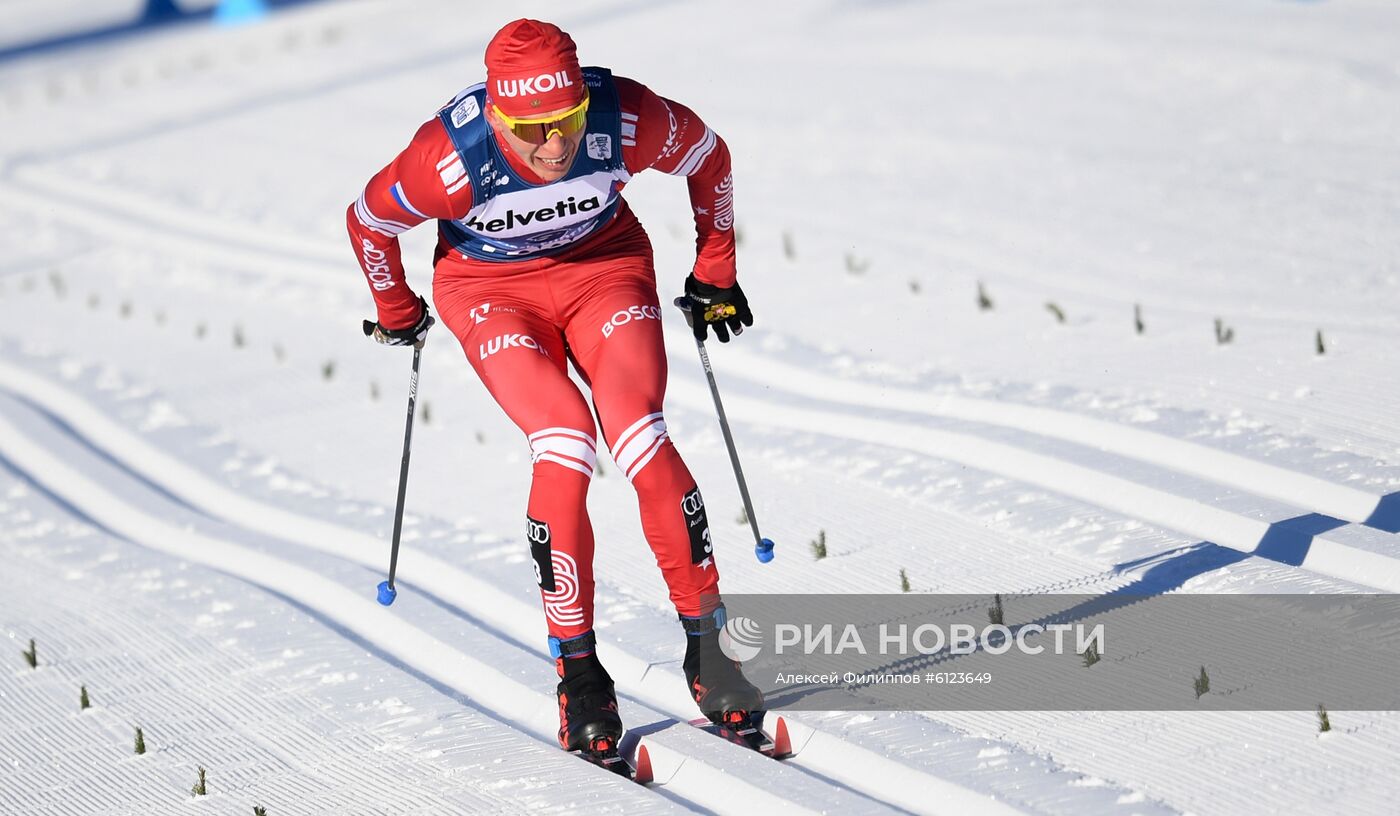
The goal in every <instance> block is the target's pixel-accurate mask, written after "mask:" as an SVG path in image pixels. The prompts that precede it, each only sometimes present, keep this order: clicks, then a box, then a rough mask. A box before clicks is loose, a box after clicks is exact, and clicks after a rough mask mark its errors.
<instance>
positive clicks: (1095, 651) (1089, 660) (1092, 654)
mask: <svg viewBox="0 0 1400 816" xmlns="http://www.w3.org/2000/svg"><path fill="white" fill-rule="evenodd" d="M1080 656H1081V657H1083V658H1084V668H1086V669H1087V668H1089V667H1090V666H1092V665H1094V664H1095V663H1097V662H1099V661H1100V660H1103V658H1102V657H1099V648H1098V647H1097V646H1095V645H1094V644H1092V643H1090V644H1089V648H1087V649H1085V650H1084V651H1083V652H1081V653H1080Z"/></svg>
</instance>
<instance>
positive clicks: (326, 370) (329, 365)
mask: <svg viewBox="0 0 1400 816" xmlns="http://www.w3.org/2000/svg"><path fill="white" fill-rule="evenodd" d="M334 376H335V360H327V361H325V362H324V363H321V379H323V380H325V381H326V382H330V381H331V378H333V377H334Z"/></svg>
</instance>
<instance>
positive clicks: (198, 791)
mask: <svg viewBox="0 0 1400 816" xmlns="http://www.w3.org/2000/svg"><path fill="white" fill-rule="evenodd" d="M204 781H205V780H204V766H203V765H201V766H199V781H198V782H196V783H194V787H193V788H190V793H193V794H194V795H195V796H205V795H207V794H208V793H209V789H208V788H207V787H205V785H204Z"/></svg>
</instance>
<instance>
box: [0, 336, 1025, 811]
mask: <svg viewBox="0 0 1400 816" xmlns="http://www.w3.org/2000/svg"><path fill="white" fill-rule="evenodd" d="M0 382H3V385H4V387H5V389H6V391H8V392H10V393H9V394H8V395H7V398H8V399H9V400H14V397H15V395H16V394H23V395H24V398H23V400H22V402H31V403H32V404H33V405H35V406H36V407H41V412H40V413H49V414H50V415H51V416H54V417H59V418H60V419H61V422H62V423H63V424H67V425H69V426H70V428H71V429H72V431H73V432H75V433H77V434H81V437H80V438H78V439H75V441H77V442H79V443H80V444H83V445H84V446H86V447H88V448H90V449H92V450H93V451H94V455H101V454H105V455H106V457H107V458H108V459H109V461H110V462H112V463H113V464H115V465H117V467H119V468H124V469H129V470H130V472H131V475H132V477H133V481H142V482H144V484H143V485H142V487H145V488H146V489H147V491H148V492H152V493H154V492H155V491H154V490H151V488H152V486H155V487H156V488H158V489H159V491H161V492H164V493H166V494H167V495H168V496H173V497H178V498H179V499H183V500H185V501H187V502H189V504H190V505H192V506H194V507H195V508H197V509H199V510H201V511H203V512H205V513H208V514H209V515H211V516H213V517H215V518H217V519H219V520H220V521H221V522H223V523H226V524H228V525H230V527H231V531H230V532H231V533H232V534H233V537H230V533H224V534H223V535H216V534H210V533H205V532H199V531H196V530H193V529H190V528H189V526H188V525H184V526H177V525H174V524H171V523H169V522H167V521H165V520H163V519H162V518H161V517H160V516H159V515H158V514H157V513H155V512H152V511H150V510H147V509H144V508H143V507H141V506H140V505H138V504H133V503H132V502H130V501H129V500H128V499H126V498H124V497H121V496H118V495H116V494H114V493H113V492H112V491H111V490H109V489H107V488H106V487H104V486H103V485H101V484H99V483H97V482H95V481H94V480H93V479H91V478H89V477H88V476H86V475H84V471H83V469H82V468H80V467H75V466H74V465H73V464H72V463H68V462H64V461H62V460H61V459H60V458H58V457H57V456H55V455H54V454H53V453H51V452H50V451H48V450H46V449H45V447H44V446H43V445H41V444H38V443H36V442H35V441H33V440H32V439H31V438H30V437H31V436H32V435H31V434H26V433H24V432H23V431H22V430H21V428H20V427H18V426H15V425H13V424H12V423H11V422H10V421H8V420H6V419H5V418H4V416H3V415H0V440H3V441H0V455H3V456H4V458H5V459H6V460H8V461H9V462H10V463H12V465H13V466H15V467H17V468H19V470H20V471H21V472H22V473H24V474H27V475H28V477H29V478H31V479H33V480H34V481H35V482H37V483H38V484H40V485H42V486H43V488H44V489H45V490H46V491H48V492H49V493H50V494H52V495H55V496H57V497H59V498H60V499H62V500H63V501H64V502H65V503H67V504H68V505H69V506H70V507H72V508H73V509H74V510H75V511H77V512H78V513H80V514H81V515H82V516H83V517H86V518H87V519H90V520H91V521H93V522H95V523H97V524H98V525H100V526H101V527H103V528H106V529H108V530H110V531H112V532H114V533H116V534H118V535H121V536H123V537H125V538H127V539H129V540H131V541H133V542H136V543H139V544H141V545H143V546H147V547H151V548H153V549H156V550H159V551H161V552H165V553H167V554H170V555H173V556H176V557H178V558H181V559H184V560H188V561H191V562H194V563H199V564H203V565H205V566H209V567H212V568H214V569H217V570H219V571H221V572H225V573H227V574H229V575H232V576H235V577H238V578H240V579H242V580H244V581H247V582H249V583H251V584H254V585H257V586H260V587H262V588H265V589H267V590H268V591H271V592H274V593H276V594H278V595H281V596H283V597H285V598H288V599H290V600H293V601H295V602H296V603H298V604H299V605H301V606H304V607H305V608H307V609H309V610H312V611H313V612H314V613H315V614H316V615H318V616H319V617H321V618H323V619H324V620H326V621H328V622H332V623H334V624H335V625H336V626H337V627H339V628H342V629H343V630H345V631H346V632H349V633H353V635H354V636H355V637H357V638H358V639H360V640H361V641H363V642H364V643H365V644H366V645H367V646H369V647H370V648H372V649H373V650H375V651H376V652H378V653H381V654H383V655H385V656H386V657H389V658H392V659H393V660H394V661H396V662H397V663H400V664H402V665H403V666H406V667H409V668H410V669H412V670H413V671H415V672H417V673H420V674H421V675H423V676H424V677H427V678H430V679H432V680H433V681H435V682H437V683H440V684H441V685H442V686H445V687H447V688H450V689H452V690H454V691H455V692H457V693H459V694H461V695H462V696H464V697H466V698H468V699H470V700H472V701H473V702H474V703H476V704H477V705H478V706H479V708H480V709H481V710H482V711H485V712H490V713H491V714H492V716H495V717H497V718H499V719H501V720H502V721H504V722H506V723H507V724H509V725H511V726H513V727H516V728H519V729H520V730H522V731H525V732H526V733H529V734H531V735H532V736H535V737H536V738H538V739H539V740H541V741H542V742H545V743H547V744H550V745H553V744H554V730H555V728H556V727H557V724H558V723H557V717H556V712H555V710H554V709H555V705H554V699H553V697H552V696H549V695H546V694H542V693H540V692H539V691H538V690H536V689H533V688H531V687H529V686H526V685H524V684H522V683H521V682H519V681H517V680H514V679H513V678H511V677H508V676H506V675H504V674H502V673H500V672H499V671H497V670H496V669H494V668H493V667H492V666H491V665H489V664H487V663H484V662H482V661H480V660H477V659H475V658H472V657H471V656H469V655H467V654H465V653H463V652H461V651H460V650H458V649H456V648H455V647H453V646H452V645H450V644H447V643H444V642H442V641H441V640H439V639H437V638H435V637H433V636H431V635H429V634H428V633H426V632H424V631H422V630H421V629H418V628H416V627H414V626H412V625H409V624H407V623H404V622H403V621H401V620H399V619H397V617H396V616H395V615H394V613H393V611H392V610H386V609H385V608H383V607H381V606H379V605H378V604H377V603H375V602H373V601H372V600H370V599H369V598H368V593H366V592H352V591H351V590H350V589H348V588H346V587H344V586H342V585H340V584H338V583H336V582H334V581H332V580H330V579H327V578H324V577H322V576H321V575H319V574H317V573H315V572H313V571H311V570H308V569H306V568H304V567H299V566H297V565H295V564H292V563H290V562H288V561H286V560H284V559H278V558H275V557H272V556H269V555H267V554H265V553H260V552H258V551H256V550H254V549H250V548H248V547H246V546H242V545H240V544H239V543H237V539H236V533H237V528H238V527H240V526H241V527H243V528H245V529H247V530H251V531H255V532H257V533H259V534H262V535H266V536H269V537H273V538H276V539H280V540H284V541H290V542H294V543H296V544H298V545H301V546H303V547H307V548H309V549H313V550H317V551H320V552H323V553H326V554H330V555H333V556H336V557H338V558H345V559H350V560H353V561H355V562H357V563H360V564H362V565H364V566H365V567H368V568H371V569H381V570H382V568H383V563H382V562H383V561H384V546H383V543H382V542H380V541H378V540H376V539H374V538H373V537H371V536H368V535H365V534H364V533H361V532H357V531H354V530H350V529H347V528H343V527H338V526H335V525H331V524H327V523H325V522H322V521H318V520H315V519H310V518H307V517H303V516H299V515H297V514H294V513H290V512H288V511H285V510H282V509H280V508H276V507H272V506H269V505H265V504H262V503H260V502H256V501H253V500H249V499H247V498H245V497H243V496H240V495H238V494H237V493H235V492H233V491H230V490H228V489H227V488H224V487H222V486H220V485H217V484H215V483H213V482H212V481H210V480H209V479H208V478H207V477H205V476H203V474H200V473H198V472H196V471H194V470H192V469H190V468H188V467H186V466H184V465H183V464H181V463H180V462H178V461H176V460H173V459H171V458H169V457H168V456H166V455H165V454H164V453H162V452H160V451H158V450H156V449H154V448H151V447H150V446H148V445H147V444H146V443H144V442H143V441H142V440H140V439H138V438H136V437H135V436H133V435H132V434H130V432H128V431H126V430H125V429H123V428H121V427H119V426H117V425H116V424H115V423H112V422H111V421H110V420H108V419H106V418H105V417H103V416H102V415H101V413H99V412H97V411H95V410H94V409H92V408H91V407H90V406H88V405H87V404H86V403H84V402H82V401H81V400H80V399H78V398H76V397H74V396H72V395H69V394H66V393H65V392H64V391H63V389H61V388H59V387H58V386H55V385H53V384H51V383H46V382H44V381H43V380H42V379H41V378H36V377H34V376H33V375H31V374H28V373H27V372H24V371H23V370H21V369H18V368H15V367H14V366H11V365H9V364H4V363H0ZM22 402H21V403H16V402H11V404H12V405H15V404H22ZM157 501H159V499H157ZM399 585H400V586H401V587H403V588H405V589H406V591H414V590H419V591H424V592H427V593H430V594H432V595H435V596H437V597H439V598H442V599H443V600H445V601H447V602H448V603H450V604H452V605H454V606H456V607H458V608H459V609H461V610H462V611H464V612H467V613H469V614H470V615H472V616H473V617H477V618H479V619H481V620H483V621H486V622H488V623H489V624H490V625H491V626H492V627H493V628H494V629H496V630H497V631H500V632H503V633H506V634H507V635H508V636H509V637H510V639H511V640H512V641H514V642H515V643H516V645H518V646H522V647H525V648H530V647H529V645H528V644H530V643H531V642H532V641H533V640H535V639H537V638H536V636H537V635H538V632H537V631H536V630H537V627H536V626H535V625H534V623H535V620H534V618H535V617H536V615H535V610H532V609H528V608H524V605H523V604H521V603H520V602H519V601H517V600H516V599H514V598H512V597H510V596H507V595H505V594H504V593H501V592H500V591H499V590H496V589H495V588H494V587H492V586H490V585H489V584H486V583H484V582H482V581H480V580H479V579H476V578H474V577H473V576H471V575H470V574H469V573H466V572H464V571H462V570H460V569H458V568H456V567H453V566H452V565H450V564H447V563H445V562H442V561H440V560H438V559H436V558H433V557H432V556H428V555H425V554H421V553H413V552H412V548H408V549H407V550H406V551H405V552H404V554H403V555H402V556H401V561H400V579H399ZM601 651H602V654H603V655H604V656H605V659H606V661H607V663H608V665H609V666H610V668H611V670H612V673H613V675H614V678H615V680H616V681H617V684H618V688H619V691H620V692H621V693H623V694H624V695H625V696H626V697H628V698H631V700H632V702H631V707H629V708H628V709H626V713H627V714H628V716H629V720H630V721H631V724H632V725H633V727H636V726H639V725H647V724H648V723H655V724H658V725H660V726H661V727H659V728H655V727H645V728H643V729H642V730H643V731H644V736H643V741H644V743H645V744H646V745H647V747H648V749H649V751H650V753H651V759H652V762H653V766H654V769H655V778H656V785H657V787H659V788H660V789H661V790H662V791H663V792H664V794H665V795H666V796H667V797H669V798H673V799H675V800H677V801H680V802H682V803H689V804H690V805H691V806H694V807H698V808H701V809H703V810H707V811H711V812H715V813H746V812H752V809H753V808H755V807H760V808H763V809H765V810H774V811H775V812H783V813H803V812H817V811H820V810H825V809H828V808H832V807H836V808H837V809H840V810H844V809H847V808H849V809H850V812H857V811H859V812H878V811H879V810H881V806H880V804H879V803H881V802H884V803H887V804H888V805H890V806H893V807H895V808H897V809H899V810H903V811H907V812H913V813H949V814H952V813H967V812H977V813H989V814H1003V813H1004V814H1014V813H1020V812H1021V811H1020V810H1017V809H1016V808H1013V807H1010V806H1008V805H1006V804H1005V803H1002V802H998V801H996V800H994V799H990V798H988V797H986V796H983V795H980V794H978V793H976V792H973V791H970V790H968V789H966V788H963V787H961V786H959V785H955V784H953V783H950V782H947V781H945V780H942V779H938V778H936V777H933V776H930V775H928V774H925V773H922V772H920V771H918V770H916V769H914V768H911V767H909V766H907V765H903V764H901V763H898V762H896V761H893V760H889V759H886V758H885V757H882V756H879V755H878V754H875V753H874V752H872V751H869V750H868V749H865V748H862V747H860V746H856V745H853V744H850V743H847V742H844V741H842V740H839V739H836V738H833V737H832V736H830V735H829V734H826V733H823V732H821V731H819V730H816V729H814V728H811V727H810V726H807V725H804V724H802V723H800V722H797V721H792V720H790V721H789V722H790V728H791V729H792V737H793V748H794V757H793V758H791V759H789V760H786V761H784V762H781V763H775V762H774V761H773V760H770V759H767V758H765V757H762V756H759V755H757V754H755V753H753V752H751V751H748V750H746V749H743V748H740V747H738V746H733V745H730V744H728V743H725V742H723V741H722V740H718V739H716V738H714V737H712V736H710V735H706V734H703V733H702V732H700V731H699V730H697V729H693V728H691V727H690V726H688V725H686V724H685V721H686V720H687V719H689V718H690V715H691V713H692V712H691V711H690V709H691V708H693V705H694V704H693V703H692V702H691V701H690V700H689V698H688V695H687V694H686V692H685V686H684V680H683V679H682V678H681V677H679V676H678V675H675V674H674V673H673V672H670V671H668V670H665V669H661V668H658V667H655V666H651V665H649V664H648V663H647V662H646V661H645V660H643V659H642V658H640V657H637V656H634V655H631V654H627V653H625V652H622V651H620V650H618V649H616V648H607V647H602V648H601ZM425 656H431V657H425ZM638 707H639V708H641V711H640V712H639V711H637V708H638ZM639 715H640V716H639ZM667 723H669V725H667ZM804 771H805V773H804ZM599 773H600V774H604V775H605V776H607V775H608V774H607V773H606V772H604V771H599ZM827 780H829V781H827ZM814 783H815V784H814ZM843 788H849V789H850V790H851V791H855V792H857V794H858V795H856V796H855V797H854V798H848V797H851V796H852V794H849V793H846V792H845V791H844V790H843Z"/></svg>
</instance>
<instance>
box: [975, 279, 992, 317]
mask: <svg viewBox="0 0 1400 816" xmlns="http://www.w3.org/2000/svg"><path fill="white" fill-rule="evenodd" d="M995 305H996V304H994V303H992V299H991V297H990V296H988V295H987V288H986V287H985V286H983V285H982V281H978V282H977V308H978V309H980V310H982V311H984V312H990V311H991V310H992V307H993V306H995Z"/></svg>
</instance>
